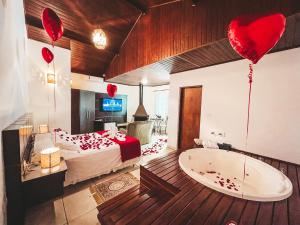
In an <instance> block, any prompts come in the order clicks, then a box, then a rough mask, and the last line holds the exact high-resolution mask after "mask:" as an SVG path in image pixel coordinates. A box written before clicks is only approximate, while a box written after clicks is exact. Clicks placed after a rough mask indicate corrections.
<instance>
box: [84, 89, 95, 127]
mask: <svg viewBox="0 0 300 225" xmlns="http://www.w3.org/2000/svg"><path fill="white" fill-rule="evenodd" d="M94 120H95V93H94V92H90V91H82V90H81V91H80V133H90V132H93V131H94Z"/></svg>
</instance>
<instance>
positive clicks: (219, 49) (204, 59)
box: [110, 13, 300, 85]
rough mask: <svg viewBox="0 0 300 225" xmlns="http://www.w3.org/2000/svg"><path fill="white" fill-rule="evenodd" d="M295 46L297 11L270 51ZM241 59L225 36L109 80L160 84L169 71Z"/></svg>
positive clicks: (299, 43) (298, 40)
mask: <svg viewBox="0 0 300 225" xmlns="http://www.w3.org/2000/svg"><path fill="white" fill-rule="evenodd" d="M296 47H300V13H297V14H295V15H292V16H289V17H287V24H286V30H285V33H284V34H283V36H282V38H281V39H280V41H279V42H278V43H277V45H276V46H275V47H274V48H273V49H272V50H271V51H270V53H274V52H278V51H283V50H287V49H291V48H296ZM240 59H242V58H241V56H240V55H238V54H237V53H236V52H235V51H234V50H233V48H232V47H231V45H230V43H229V41H228V39H227V38H224V39H221V40H219V41H216V42H213V43H211V44H208V45H205V46H203V47H200V48H196V49H193V50H190V51H187V52H185V53H182V54H179V55H175V56H172V57H169V58H166V59H164V60H160V61H158V62H155V63H153V64H150V65H147V66H144V67H141V68H138V69H136V70H133V71H130V72H127V73H124V74H122V75H119V76H116V77H113V78H111V79H110V81H112V82H116V83H121V84H130V85H138V84H139V83H140V82H142V81H143V80H147V85H163V84H167V83H168V82H169V78H170V74H175V73H180V72H184V71H188V70H194V69H199V68H204V67H208V66H213V65H217V64H222V63H227V62H232V61H236V60H240Z"/></svg>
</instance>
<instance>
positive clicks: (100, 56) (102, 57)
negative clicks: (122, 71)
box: [24, 0, 170, 76]
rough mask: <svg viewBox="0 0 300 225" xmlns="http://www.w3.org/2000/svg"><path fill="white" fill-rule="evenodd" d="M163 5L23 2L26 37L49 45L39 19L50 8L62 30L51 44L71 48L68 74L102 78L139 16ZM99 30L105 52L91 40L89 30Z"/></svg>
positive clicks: (127, 0) (159, 0)
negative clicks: (59, 38)
mask: <svg viewBox="0 0 300 225" xmlns="http://www.w3.org/2000/svg"><path fill="white" fill-rule="evenodd" d="M167 2H170V0H147V1H142V0H24V5H25V17H26V23H27V31H28V37H29V38H30V39H34V40H37V41H41V42H45V43H49V44H50V40H49V38H48V36H47V34H46V33H45V31H44V30H43V26H42V22H41V20H40V17H41V13H42V11H43V9H44V8H46V7H49V8H51V9H53V10H54V11H55V12H56V13H57V14H58V16H59V17H60V18H61V20H62V22H63V25H64V28H65V32H64V36H63V38H62V39H61V40H59V41H58V42H56V43H55V45H56V46H60V47H63V48H67V49H71V67H72V68H71V70H72V72H77V73H83V74H87V75H92V76H103V74H104V72H105V70H106V69H107V67H108V65H109V63H110V62H111V60H112V58H113V57H114V56H115V55H117V54H118V53H119V51H120V48H121V46H122V44H123V43H124V41H125V40H126V38H127V36H128V34H129V32H130V30H131V29H132V27H133V26H134V24H135V22H136V21H137V19H138V18H139V17H140V15H141V14H144V13H146V11H147V10H148V8H151V7H155V6H157V5H158V4H164V3H167ZM99 27H101V28H102V29H103V30H104V31H105V33H106V35H107V37H108V46H107V48H106V49H105V50H99V49H96V48H95V47H94V45H93V43H92V41H91V34H92V32H93V30H94V29H96V28H99Z"/></svg>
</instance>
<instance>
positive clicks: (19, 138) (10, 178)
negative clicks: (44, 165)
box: [2, 114, 34, 225]
mask: <svg viewBox="0 0 300 225" xmlns="http://www.w3.org/2000/svg"><path fill="white" fill-rule="evenodd" d="M32 132H33V124H32V114H25V115H23V116H21V117H20V118H19V119H17V120H16V121H15V122H14V123H12V124H11V125H9V126H8V127H7V128H5V129H4V130H3V131H2V151H3V161H4V176H5V187H6V197H7V225H16V224H24V211H25V207H24V206H25V204H24V199H23V188H22V174H23V165H24V162H28V161H29V158H30V154H31V150H32V148H33V143H34V137H33V134H32Z"/></svg>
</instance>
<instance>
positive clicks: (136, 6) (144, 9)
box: [125, 0, 148, 15]
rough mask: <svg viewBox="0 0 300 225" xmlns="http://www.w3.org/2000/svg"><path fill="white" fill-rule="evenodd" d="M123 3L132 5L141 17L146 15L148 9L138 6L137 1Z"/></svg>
mask: <svg viewBox="0 0 300 225" xmlns="http://www.w3.org/2000/svg"><path fill="white" fill-rule="evenodd" d="M125 1H126V2H128V3H129V4H130V5H132V6H133V7H134V8H136V9H137V10H139V11H140V12H141V13H142V14H143V15H146V14H147V11H148V9H147V8H146V7H145V6H143V5H142V4H140V3H139V2H138V1H137V0H125Z"/></svg>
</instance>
